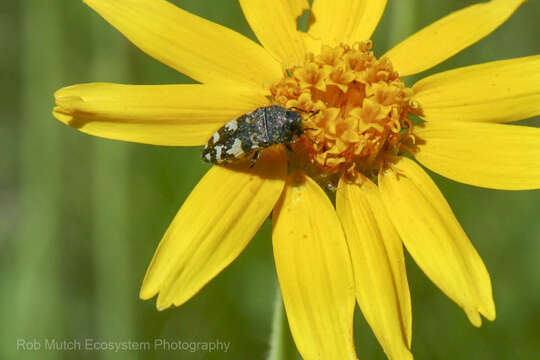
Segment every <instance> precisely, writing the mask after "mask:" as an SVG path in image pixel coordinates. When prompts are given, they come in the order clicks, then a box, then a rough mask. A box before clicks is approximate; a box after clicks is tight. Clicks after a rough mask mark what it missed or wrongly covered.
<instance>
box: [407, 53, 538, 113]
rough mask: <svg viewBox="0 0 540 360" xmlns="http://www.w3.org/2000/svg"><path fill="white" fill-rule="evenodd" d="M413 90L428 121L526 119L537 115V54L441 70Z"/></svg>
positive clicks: (418, 83) (421, 81) (420, 82)
mask: <svg viewBox="0 0 540 360" xmlns="http://www.w3.org/2000/svg"><path fill="white" fill-rule="evenodd" d="M413 91H414V100H416V101H418V103H419V104H421V106H422V110H423V112H424V117H425V118H426V119H427V120H428V121H450V120H461V121H491V122H507V121H516V120H521V119H527V118H530V117H533V116H536V115H540V55H537V56H529V57H524V58H518V59H511V60H504V61H494V62H489V63H486V64H481V65H474V66H467V67H463V68H459V69H455V70H451V71H445V72H442V73H439V74H435V75H432V76H429V77H427V78H424V79H422V80H420V81H419V82H417V83H416V84H414V86H413Z"/></svg>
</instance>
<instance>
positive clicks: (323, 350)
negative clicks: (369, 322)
mask: <svg viewBox="0 0 540 360" xmlns="http://www.w3.org/2000/svg"><path fill="white" fill-rule="evenodd" d="M272 220H273V234H272V239H273V245H274V258H275V262H276V270H277V274H278V279H279V284H280V287H281V292H282V295H283V302H284V304H285V310H286V312H287V318H288V319H289V325H290V328H291V332H292V335H293V338H294V341H295V343H296V347H297V348H298V350H299V351H300V354H301V355H302V358H303V359H306V360H311V359H356V355H355V350H354V343H353V314H354V305H355V301H354V278H353V274H352V267H351V261H350V257H349V251H348V249H347V243H346V241H345V236H344V235H343V231H342V229H341V224H340V222H339V219H338V218H337V215H336V212H335V210H334V207H333V206H332V204H331V203H330V200H329V199H328V197H327V196H326V194H325V193H324V191H323V190H322V189H321V188H320V187H319V185H317V184H316V183H315V182H314V181H313V180H311V179H310V178H309V177H307V176H305V175H303V174H302V173H300V172H295V173H292V174H291V175H289V178H288V179H287V184H286V186H285V191H284V192H283V195H282V196H281V199H280V200H279V202H278V204H277V205H276V209H275V211H274V215H273V217H272Z"/></svg>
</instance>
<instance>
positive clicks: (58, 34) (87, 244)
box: [0, 0, 540, 359]
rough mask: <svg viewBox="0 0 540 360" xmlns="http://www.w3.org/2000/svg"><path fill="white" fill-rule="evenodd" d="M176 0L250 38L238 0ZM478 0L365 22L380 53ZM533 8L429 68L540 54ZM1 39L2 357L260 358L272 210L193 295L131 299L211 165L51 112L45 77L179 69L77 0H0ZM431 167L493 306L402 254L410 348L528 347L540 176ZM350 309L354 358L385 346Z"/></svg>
mask: <svg viewBox="0 0 540 360" xmlns="http://www.w3.org/2000/svg"><path fill="white" fill-rule="evenodd" d="M174 2H175V3H181V5H182V7H184V8H185V9H187V10H189V11H192V12H194V13H196V14H199V15H201V16H203V17H205V18H208V19H211V20H213V21H216V22H218V23H220V24H223V25H226V26H229V27H231V28H233V29H235V30H238V31H240V32H243V33H245V34H247V35H248V36H250V37H251V38H254V37H253V34H252V33H251V31H250V30H249V28H248V26H247V23H246V22H245V20H244V18H243V16H242V14H241V11H240V8H239V6H238V5H237V3H236V2H235V1H229V0H221V1H210V0H207V1H202V0H199V1H197V0H185V1H174ZM475 2H477V1H465V0H437V1H435V0H416V1H413V0H394V1H390V5H389V9H388V11H387V12H386V14H385V16H384V18H383V20H382V22H381V26H380V27H379V30H377V32H376V34H375V36H374V41H375V51H376V53H377V54H379V55H380V54H382V53H384V51H385V50H386V49H388V48H389V47H390V46H391V45H392V44H395V43H397V42H398V41H399V40H401V39H403V38H404V37H405V36H407V35H408V34H411V33H412V32H413V31H415V30H418V29H420V28H421V27H422V26H424V25H427V24H429V23H431V22H432V21H434V20H436V19H438V18H440V17H441V16H443V15H445V14H447V13H449V12H450V11H452V10H456V9H459V8H461V7H463V6H466V5H467V4H470V3H475ZM413 5H414V6H415V7H414V8H411V6H413ZM539 16H540V3H539V1H537V0H531V1H529V2H528V3H527V4H526V5H524V6H523V7H522V8H521V9H520V10H518V12H517V13H516V14H515V15H514V16H513V17H512V18H511V19H510V20H509V21H508V22H507V23H505V24H504V25H503V26H501V27H500V28H499V29H498V30H497V31H496V32H495V33H494V34H492V35H491V36H489V37H488V38H487V39H485V40H483V41H481V42H480V43H479V44H476V45H474V46H472V47H471V48H469V49H467V50H465V51H464V52H462V53H460V54H459V55H457V56H455V57H454V58H452V59H450V60H448V61H446V62H445V63H443V64H442V65H440V66H438V67H436V68H435V69H434V70H431V71H429V73H433V72H436V71H440V70H445V69H449V68H454V67H458V66H464V65H469V64H474V63H481V62H485V61H491V60H499V59H507V58H512V57H520V56H527V55H533V54H539V53H540V37H539V36H538V35H539V24H538V19H539ZM0 46H1V48H0V50H1V55H0V71H1V74H2V79H1V82H0V84H1V86H2V88H1V96H0V102H1V103H0V114H1V116H0V118H1V121H0V154H1V161H0V174H1V176H0V256H1V258H0V319H1V321H2V325H1V327H0V328H1V331H2V333H1V334H0V335H1V336H0V338H1V343H0V358H1V359H143V358H144V359H146V358H151V359H169V358H178V359H260V358H263V357H264V356H265V354H266V352H267V350H268V346H267V340H268V337H269V334H270V323H271V315H272V302H273V298H274V291H275V284H276V277H275V273H274V268H273V259H272V251H271V244H270V226H269V224H268V223H267V224H265V225H264V226H263V228H262V230H261V231H260V232H259V234H258V235H257V236H256V237H255V239H254V240H253V241H252V242H251V244H250V245H249V246H248V248H247V250H246V251H245V252H244V253H243V254H242V255H241V256H240V257H239V259H238V260H237V261H235V262H234V263H233V265H231V266H230V267H229V268H228V269H227V270H226V271H224V272H223V273H222V274H221V275H219V276H218V277H217V278H216V279H215V280H214V281H212V282H211V283H210V284H209V285H208V286H207V287H205V288H204V289H203V291H201V292H200V293H199V294H198V295H197V296H196V297H195V298H193V299H192V300H191V301H189V302H188V303H187V304H185V305H184V306H182V307H181V308H176V309H172V310H168V311H165V312H157V311H156V310H155V307H154V300H151V301H141V300H139V299H138V289H139V285H140V283H141V280H142V277H143V275H144V272H145V270H146V267H147V265H148V263H149V261H150V258H151V256H152V254H153V252H154V249H155V247H156V245H157V243H158V241H159V240H160V238H161V235H162V234H163V232H164V230H165V229H166V227H167V225H168V224H169V222H170V220H171V219H172V217H173V216H174V214H175V213H176V211H177V209H178V208H179V206H180V205H181V204H182V202H183V200H184V199H185V198H186V196H187V195H188V194H189V192H190V191H191V189H192V188H193V187H194V186H195V184H196V183H197V181H198V179H199V178H200V177H201V176H202V174H204V172H205V171H206V170H207V169H208V167H209V166H208V165H207V164H205V163H202V162H201V161H200V160H199V152H200V148H189V149H188V148H166V147H156V146H149V145H139V144H128V143H121V142H116V141H110V140H103V139H98V138H94V137H90V136H87V135H85V134H82V133H80V132H77V131H75V130H73V129H71V128H69V127H67V126H65V125H62V124H61V123H59V122H57V121H56V120H55V119H54V118H53V117H52V115H51V113H50V112H51V108H52V106H53V92H54V90H55V89H58V88H60V87H62V86H66V85H70V84H74V83H83V82H91V81H115V82H127V83H134V84H165V83H182V82H186V81H188V79H187V78H185V77H184V76H182V75H180V74H177V73H176V72H175V71H173V70H171V69H169V68H167V67H166V66H164V65H162V64H160V63H158V62H157V61H155V60H153V59H151V58H149V57H148V56H146V55H144V54H143V53H142V52H140V51H139V50H138V49H136V48H135V47H134V46H133V45H131V44H130V43H129V42H128V41H127V40H125V39H124V38H123V37H122V36H121V35H120V34H119V33H118V32H117V31H116V30H115V29H113V28H112V27H111V26H109V25H108V24H107V23H106V22H105V21H103V20H102V19H101V18H99V17H98V16H97V15H96V14H95V13H94V12H93V11H92V10H90V9H89V8H88V7H87V6H85V5H84V4H83V3H82V2H80V1H74V0H24V1H6V0H4V1H2V3H1V4H0ZM413 55H414V54H413ZM524 75H525V76H527V74H524ZM532 123H535V122H534V121H533V122H529V124H532ZM536 124H538V122H536ZM485 150H486V151H489V149H485ZM435 180H436V182H437V183H438V184H439V185H440V187H441V188H442V191H443V192H444V194H445V195H446V196H447V198H448V200H449V202H450V204H451V205H452V207H453V209H454V211H455V213H456V216H457V217H458V219H459V220H460V221H461V223H462V225H463V227H464V228H465V230H466V231H467V233H468V234H469V235H470V237H471V239H472V240H473V243H474V244H475V246H476V247H477V249H478V250H479V252H480V254H481V255H482V258H483V259H484V261H485V263H486V265H487V267H488V269H489V270H490V273H491V275H492V279H493V287H494V295H495V300H496V304H497V314H498V317H497V320H496V321H495V322H493V323H489V322H488V323H485V325H484V326H483V327H482V328H481V329H476V328H474V327H472V326H471V325H470V324H469V323H468V321H467V319H466V317H465V315H464V314H463V313H462V311H461V310H460V309H459V308H458V307H457V306H455V305H454V304H453V303H452V302H451V301H449V300H448V299H447V298H446V297H445V296H444V295H443V294H442V293H441V292H439V291H438V290H437V289H436V288H435V287H434V286H433V285H432V284H431V283H430V282H429V281H428V280H427V279H426V278H425V277H424V275H423V274H422V273H421V272H420V271H419V270H418V268H417V267H416V266H415V265H414V264H413V263H412V261H409V264H408V265H409V266H408V271H409V278H410V283H411V293H412V301H413V312H414V325H413V327H414V335H413V351H414V353H415V355H416V358H417V359H533V358H538V356H540V341H539V339H540V331H539V330H540V271H539V267H538V263H539V261H540V241H539V240H540V223H539V221H538V219H539V218H540V192H538V191H528V192H503V191H494V190H484V189H479V188H474V187H470V186H465V185H461V184H457V183H454V182H452V181H449V180H445V179H443V178H441V177H439V176H435ZM355 321H356V332H355V334H356V341H357V348H358V354H359V356H360V358H364V359H384V354H383V353H382V351H381V349H380V347H379V345H378V344H377V342H376V341H375V338H374V337H373V335H372V334H371V332H370V330H369V328H368V327H367V325H366V324H365V322H364V320H363V318H362V316H361V314H360V313H359V312H357V316H356V320H355ZM17 338H20V339H26V340H33V339H36V340H37V341H38V342H39V343H42V346H43V342H44V340H45V339H53V338H56V339H58V340H73V339H74V340H79V341H83V340H84V339H85V338H93V339H95V340H98V341H127V340H132V341H148V340H149V341H153V339H155V338H166V339H169V340H183V341H212V340H216V339H219V340H220V341H227V342H231V347H230V352H229V353H213V354H208V353H204V352H196V353H189V352H179V351H176V352H163V351H160V352H123V353H114V352H67V351H57V352H55V351H52V352H50V351H49V352H47V351H40V352H32V351H21V350H19V351H17V349H16V339H17Z"/></svg>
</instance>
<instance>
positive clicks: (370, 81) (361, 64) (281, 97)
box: [271, 41, 421, 176]
mask: <svg viewBox="0 0 540 360" xmlns="http://www.w3.org/2000/svg"><path fill="white" fill-rule="evenodd" d="M371 47H372V43H371V41H368V42H359V43H356V44H354V45H353V46H348V45H343V44H341V45H338V46H336V47H330V46H323V47H322V49H321V53H320V54H318V55H313V54H311V53H310V54H308V55H307V56H306V59H305V61H304V64H302V65H299V66H295V67H293V68H290V69H287V70H286V71H285V76H284V78H283V79H282V80H280V81H279V82H278V83H276V84H274V86H272V88H271V94H272V98H273V101H274V102H275V103H276V104H278V105H281V106H284V107H288V108H289V107H297V108H300V109H303V110H306V111H316V110H318V112H317V113H316V114H314V115H313V114H311V115H309V114H306V115H305V116H304V128H305V129H306V131H305V133H304V135H303V136H302V138H301V139H300V140H299V141H298V142H297V143H296V144H294V147H295V148H294V150H295V153H296V155H294V156H292V158H293V160H294V161H302V162H303V164H302V166H303V167H305V166H306V165H307V163H309V164H311V166H315V167H316V168H317V169H318V171H319V172H321V173H325V174H327V175H331V174H334V175H340V174H343V173H344V172H347V173H349V174H354V173H355V172H361V173H363V174H364V175H367V176H372V175H374V174H376V173H377V172H378V171H379V169H380V168H381V167H382V166H383V165H384V163H385V160H386V159H389V158H393V157H394V156H396V155H397V154H398V153H400V150H402V145H403V142H404V141H405V140H408V139H409V138H410V137H411V136H412V135H411V132H412V128H413V126H412V123H411V121H410V120H409V118H408V115H409V114H419V113H420V112H421V109H420V108H419V105H418V104H416V103H415V104H412V103H411V101H410V98H411V95H412V91H411V90H410V89H409V88H407V87H406V86H405V84H404V83H403V81H401V79H400V78H399V75H398V73H397V72H396V71H394V69H393V67H392V64H391V63H390V61H389V60H388V59H386V58H382V59H377V58H375V56H374V55H373V52H372V51H371ZM302 157H303V159H301V158H302Z"/></svg>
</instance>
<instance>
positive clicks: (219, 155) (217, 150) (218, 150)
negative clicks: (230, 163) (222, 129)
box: [215, 145, 223, 160]
mask: <svg viewBox="0 0 540 360" xmlns="http://www.w3.org/2000/svg"><path fill="white" fill-rule="evenodd" d="M215 149H216V159H218V160H220V159H221V151H222V150H223V146H222V145H219V146H216V148H215Z"/></svg>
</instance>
